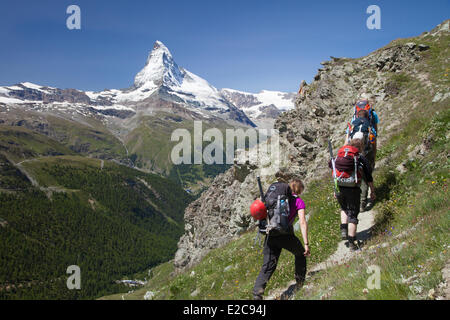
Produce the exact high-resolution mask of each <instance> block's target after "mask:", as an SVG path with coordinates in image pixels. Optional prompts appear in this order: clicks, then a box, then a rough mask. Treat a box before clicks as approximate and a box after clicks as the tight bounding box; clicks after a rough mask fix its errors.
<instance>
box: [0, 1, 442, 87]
mask: <svg viewBox="0 0 450 320" xmlns="http://www.w3.org/2000/svg"><path fill="white" fill-rule="evenodd" d="M71 4H76V5H78V6H79V7H80V8H81V30H68V29H67V27H66V19H67V18H68V16H69V15H68V14H66V9H67V7H68V6H69V5H71ZM372 4H376V5H378V6H379V7H380V9H381V30H369V29H368V28H367V27H366V20H367V18H368V17H369V14H367V13H366V9H367V7H368V6H369V5H372ZM449 13H450V1H448V0H430V1H414V0H410V1H404V0H397V1H375V0H373V1H350V0H347V1H345V0H341V1H320V0H316V1H302V0H297V1H287V0H276V1H275V0H273V1H267V0H259V1H254V0H240V1H235V0H226V1H217V0H208V1H206V0H205V1H204V0H189V1H187V0H183V1H178V0H173V1H152V0H147V1H123V0H114V1H101V0H89V1H88V0H86V1H85V0H71V1H65V0H54V1H47V0H39V1H4V0H2V1H1V3H0V43H1V45H0V85H10V84H14V83H19V82H24V81H30V82H34V83H38V84H42V85H49V86H55V87H59V88H76V89H81V90H103V89H105V88H126V87H129V86H131V85H132V83H133V79H134V76H135V74H136V73H137V72H138V71H139V70H140V69H141V68H142V67H143V66H144V64H145V61H146V58H147V55H148V52H149V51H150V50H151V48H152V46H153V43H154V41H155V40H160V41H162V42H163V43H164V44H165V45H166V46H167V47H168V48H169V49H170V51H171V52H172V55H173V56H174V59H175V61H176V62H177V63H178V65H180V66H182V67H184V68H186V69H188V70H189V71H191V72H193V73H195V74H197V75H199V76H201V77H203V78H205V79H206V80H208V81H209V82H210V83H211V84H212V85H214V86H215V87H217V88H233V89H238V90H244V91H250V92H258V91H260V90H262V89H268V90H280V91H297V89H298V86H299V84H300V81H301V80H302V79H305V80H306V81H307V82H310V81H311V80H312V78H313V77H314V75H315V74H316V72H317V69H318V68H320V62H321V61H323V60H327V59H329V56H330V55H332V56H336V57H340V56H345V57H360V56H364V55H366V54H368V53H370V52H371V51H373V50H375V49H377V48H379V47H381V46H384V45H386V44H387V43H389V42H390V41H391V40H393V39H396V38H404V37H411V36H416V35H419V34H421V33H422V32H423V31H429V30H431V29H432V28H434V27H435V26H436V25H437V24H439V23H441V22H442V21H444V20H445V19H448V18H450V17H449Z"/></svg>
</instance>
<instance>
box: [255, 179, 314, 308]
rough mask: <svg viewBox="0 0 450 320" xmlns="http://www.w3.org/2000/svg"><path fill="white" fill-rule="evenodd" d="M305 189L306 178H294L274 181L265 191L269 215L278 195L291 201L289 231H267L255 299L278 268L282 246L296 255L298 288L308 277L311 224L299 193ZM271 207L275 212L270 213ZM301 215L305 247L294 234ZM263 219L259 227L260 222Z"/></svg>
mask: <svg viewBox="0 0 450 320" xmlns="http://www.w3.org/2000/svg"><path fill="white" fill-rule="evenodd" d="M303 190H304V185H303V182H302V181H301V180H299V179H293V180H292V181H291V182H290V184H289V185H288V184H286V183H284V182H275V183H273V184H272V185H271V186H270V187H269V190H268V192H267V193H266V196H265V198H266V204H268V205H267V208H268V211H269V216H273V210H274V209H273V208H272V206H271V205H270V203H271V198H272V199H273V198H275V199H276V197H277V196H279V195H282V196H283V195H284V196H286V198H287V199H288V202H289V216H288V231H287V233H285V234H276V233H272V231H271V232H269V234H266V239H265V241H264V249H263V254H264V257H263V265H262V267H261V271H260V273H259V275H258V277H257V279H256V282H255V286H254V288H253V298H254V299H255V300H262V298H263V294H264V290H265V288H266V285H267V282H268V281H269V279H270V278H271V276H272V274H273V272H274V271H275V269H276V267H277V263H278V258H279V257H280V254H281V250H282V249H286V250H288V251H290V252H291V253H292V254H294V256H295V281H296V285H295V289H296V290H297V289H299V288H301V286H302V285H303V283H304V281H305V276H306V257H307V256H310V254H311V253H310V250H309V243H308V226H307V223H306V218H305V203H304V201H303V200H302V199H301V198H300V194H301V193H302V192H303ZM271 211H272V213H271ZM297 215H298V217H299V221H300V229H301V232H302V237H303V242H304V244H305V247H303V245H302V243H301V241H300V240H299V239H298V238H297V237H296V236H295V234H294V228H293V223H294V220H295V217H296V216H297ZM262 221H264V220H261V221H260V227H261V222H262Z"/></svg>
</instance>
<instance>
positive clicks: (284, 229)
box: [259, 182, 292, 236]
mask: <svg viewBox="0 0 450 320" xmlns="http://www.w3.org/2000/svg"><path fill="white" fill-rule="evenodd" d="M264 198H265V203H264V204H265V205H266V208H267V218H266V219H265V220H261V221H260V222H259V232H261V233H264V234H269V235H270V236H274V235H275V236H276V235H282V234H288V233H290V232H291V229H292V228H291V227H290V225H289V213H290V209H289V202H290V201H292V191H291V188H290V187H289V185H288V184H286V183H283V182H275V183H273V184H271V185H270V187H269V189H268V190H267V192H266V194H265V196H264Z"/></svg>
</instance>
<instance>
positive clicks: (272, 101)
mask: <svg viewBox="0 0 450 320" xmlns="http://www.w3.org/2000/svg"><path fill="white" fill-rule="evenodd" d="M292 96H293V94H287V93H282V92H274V91H262V92H260V93H259V94H251V93H246V92H241V91H236V90H231V89H224V90H218V89H216V88H215V87H214V86H212V85H211V84H209V83H208V81H206V80H205V79H202V78H201V77H199V76H197V75H195V74H193V73H192V72H189V71H188V70H186V69H184V68H182V67H180V66H179V65H178V64H177V63H176V62H175V60H174V58H173V56H172V54H171V53H170V51H169V49H168V48H167V47H166V46H165V45H164V44H163V43H162V42H160V41H156V42H155V44H154V46H153V49H152V50H151V52H150V53H149V55H148V58H147V61H146V63H145V65H144V66H143V68H142V70H140V71H139V72H138V73H137V74H136V76H135V79H134V83H133V84H132V85H131V86H130V87H129V88H127V89H109V90H104V91H99V92H93V91H81V90H76V89H60V88H55V87H50V86H44V85H38V84H34V83H30V82H22V83H19V84H16V85H11V86H3V87H0V125H5V126H13V127H15V126H21V127H24V128H25V129H27V130H31V131H33V132H37V133H39V134H44V135H46V136H49V137H51V138H52V139H56V140H57V141H59V142H62V143H64V144H65V145H68V146H69V147H70V148H71V149H72V150H75V151H77V152H78V151H82V152H85V153H86V154H89V155H90V156H94V157H104V158H108V159H116V160H119V161H121V162H125V163H130V161H131V162H132V163H133V164H134V165H135V166H136V167H139V168H141V169H144V170H148V171H155V172H165V173H169V172H170V170H171V165H170V164H169V163H168V160H167V159H168V158H169V156H170V152H171V149H170V146H169V145H170V144H171V143H172V142H171V134H172V132H173V130H175V129H177V128H187V129H189V128H192V127H193V123H192V121H193V120H201V121H204V122H205V125H206V126H207V127H215V128H220V129H221V130H224V129H226V128H231V127H245V126H251V127H253V126H255V122H256V123H257V124H258V125H259V126H261V127H272V125H273V121H274V119H275V118H276V117H277V116H278V114H279V113H280V112H281V111H283V110H286V109H290V108H292V107H293V103H292V101H291V98H292ZM246 112H248V115H247V114H246ZM252 120H254V121H252ZM173 143H175V142H173ZM173 143H172V144H173ZM99 145H101V146H102V147H101V148H100V147H99ZM49 152H50V151H49ZM51 152H53V151H51Z"/></svg>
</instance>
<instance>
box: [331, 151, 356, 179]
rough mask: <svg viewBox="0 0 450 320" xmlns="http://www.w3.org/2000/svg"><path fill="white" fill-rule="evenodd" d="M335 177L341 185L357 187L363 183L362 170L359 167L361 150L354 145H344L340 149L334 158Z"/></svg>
mask: <svg viewBox="0 0 450 320" xmlns="http://www.w3.org/2000/svg"><path fill="white" fill-rule="evenodd" d="M332 161H333V162H334V165H333V177H334V178H335V179H336V182H337V185H338V186H340V187H357V186H359V184H360V183H361V176H362V175H361V170H360V168H359V164H358V162H359V150H358V148H356V147H352V146H347V145H346V146H343V147H342V148H340V149H339V151H338V153H337V156H336V158H335V159H332Z"/></svg>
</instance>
